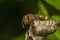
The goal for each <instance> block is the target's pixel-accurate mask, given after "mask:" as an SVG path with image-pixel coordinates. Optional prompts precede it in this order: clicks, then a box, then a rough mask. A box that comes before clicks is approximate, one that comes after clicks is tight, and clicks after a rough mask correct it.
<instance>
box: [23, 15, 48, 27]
mask: <svg viewBox="0 0 60 40" xmlns="http://www.w3.org/2000/svg"><path fill="white" fill-rule="evenodd" d="M47 19H48V18H47V16H38V15H36V14H26V15H24V16H23V18H22V26H23V27H24V26H26V25H29V24H30V23H31V21H32V20H47Z"/></svg>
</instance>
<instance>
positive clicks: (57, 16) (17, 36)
mask: <svg viewBox="0 0 60 40" xmlns="http://www.w3.org/2000/svg"><path fill="white" fill-rule="evenodd" d="M30 12H32V13H35V14H38V15H45V16H48V17H49V18H51V19H53V20H56V21H59V22H60V0H0V40H24V38H25V31H24V29H23V28H22V25H21V21H22V17H23V15H25V14H27V13H30ZM46 40H60V27H58V29H57V31H56V32H55V33H53V34H51V35H49V36H48V37H47V39H46Z"/></svg>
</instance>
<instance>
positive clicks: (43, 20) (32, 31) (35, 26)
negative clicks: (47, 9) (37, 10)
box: [22, 14, 59, 40]
mask: <svg viewBox="0 0 60 40" xmlns="http://www.w3.org/2000/svg"><path fill="white" fill-rule="evenodd" d="M58 24H59V22H57V21H54V20H50V19H48V18H47V17H46V16H38V15H36V14H26V15H24V16H23V18H22V25H23V27H29V29H28V30H27V31H26V35H25V40H44V39H45V37H47V36H48V35H49V34H52V33H54V32H55V31H56V30H57V27H58ZM28 25H29V26H28Z"/></svg>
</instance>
